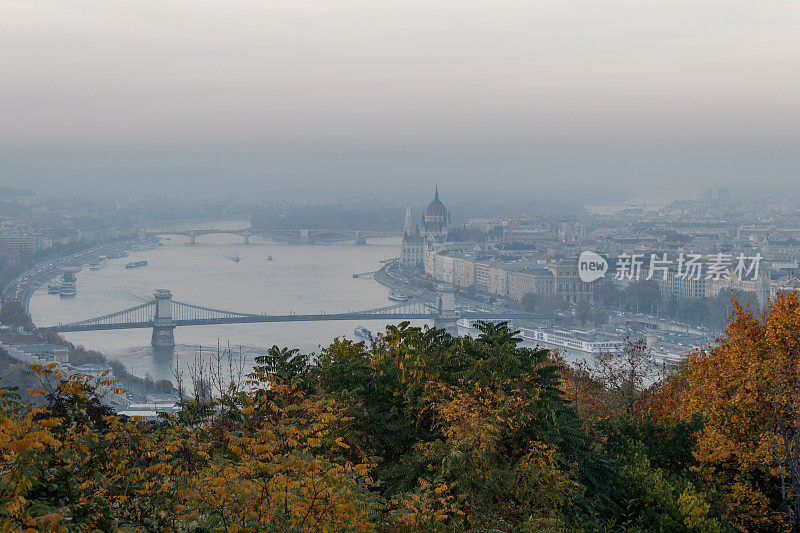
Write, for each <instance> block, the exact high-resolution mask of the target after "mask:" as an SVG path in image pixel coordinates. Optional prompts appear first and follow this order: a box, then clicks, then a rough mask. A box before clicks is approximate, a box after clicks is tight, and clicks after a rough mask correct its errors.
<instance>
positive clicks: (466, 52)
mask: <svg viewBox="0 0 800 533" xmlns="http://www.w3.org/2000/svg"><path fill="white" fill-rule="evenodd" d="M799 23H800V6H798V4H797V3H795V2H789V1H776V0H767V1H764V2H751V1H745V0H725V1H723V0H709V1H704V2H694V1H683V0H678V1H667V0H642V1H630V0H610V1H598V0H567V1H564V0H543V1H542V0H540V1H536V2H529V1H501V2H483V1H467V2H463V1H459V2H454V1H447V2H436V3H430V2H418V1H411V2H372V1H361V0H343V1H337V2H315V1H296V2H294V1H277V2H259V1H213V0H198V1H187V0H163V1H144V2H142V1H127V0H123V1H115V2H106V1H100V0H77V1H69V2H62V1H15V0H9V1H6V2H3V3H2V5H0V49H2V50H4V52H3V53H2V54H0V69H2V72H3V83H2V84H0V116H2V122H1V123H0V175H1V176H2V180H3V183H8V184H13V185H15V186H29V187H34V188H37V189H39V188H47V189H52V190H54V191H59V192H61V193H64V192H74V193H78V192H80V193H86V194H95V195H96V194H113V193H118V192H122V191H126V192H131V193H139V194H141V193H145V194H146V193H148V192H150V190H151V189H152V188H153V187H156V186H157V187H159V188H161V189H162V190H165V191H166V190H168V191H171V192H180V191H185V190H187V189H191V190H202V191H206V192H211V191H214V192H220V191H222V190H230V189H231V188H233V187H235V188H237V189H238V190H242V189H247V190H256V191H259V192H265V191H269V190H274V188H278V189H282V188H296V187H300V188H302V187H323V188H326V189H328V190H340V189H342V188H347V189H350V190H352V189H358V190H362V191H363V190H368V191H375V190H377V191H379V190H382V189H383V188H385V187H388V188H392V189H395V190H397V189H401V188H400V187H397V184H398V181H400V180H402V183H403V184H404V185H410V186H415V187H419V186H421V185H423V184H429V183H430V182H431V181H433V180H438V181H439V183H441V184H442V185H443V186H448V187H449V188H450V189H451V190H454V191H457V192H455V193H454V194H456V195H461V194H462V192H463V191H464V190H475V191H480V192H481V193H482V194H483V193H486V192H488V191H489V190H492V189H494V191H495V194H496V195H498V196H514V194H515V192H514V191H515V190H518V188H521V190H524V191H525V192H526V193H538V194H540V195H548V194H555V195H574V194H575V192H576V191H582V190H584V187H589V192H598V193H600V192H602V191H605V192H609V191H610V192H612V193H613V194H615V195H618V196H624V195H629V194H631V191H632V190H634V191H635V193H634V194H633V196H638V195H642V194H646V193H647V192H648V191H654V192H656V193H661V192H663V191H665V190H666V191H669V192H671V193H674V192H676V191H678V190H681V189H683V188H687V187H695V186H696V185H698V184H700V185H709V186H711V185H716V184H720V183H723V182H724V183H726V184H728V185H731V186H735V187H737V188H741V190H742V191H748V192H749V191H753V190H758V189H759V188H764V187H765V186H767V185H771V186H775V187H777V188H780V189H781V190H790V191H796V190H797V187H796V183H797V180H796V171H797V168H798V167H800V165H799V164H798V163H800V159H798V157H800V156H798V150H797V147H798V143H799V142H800V112H798V109H797V105H796V94H795V93H796V91H795V89H796V87H798V86H800V58H799V57H798V52H797V51H798V50H799V49H800V31H797V30H798V27H799V26H798V24H799ZM216 154H220V169H219V173H218V172H217V164H216ZM220 176H222V177H223V178H224V179H220Z"/></svg>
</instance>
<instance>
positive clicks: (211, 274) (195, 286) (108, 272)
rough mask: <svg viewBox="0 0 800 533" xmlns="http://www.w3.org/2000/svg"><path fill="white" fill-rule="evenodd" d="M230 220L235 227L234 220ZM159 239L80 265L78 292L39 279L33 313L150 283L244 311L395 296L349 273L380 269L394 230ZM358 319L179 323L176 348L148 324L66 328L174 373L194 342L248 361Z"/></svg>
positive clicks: (143, 292) (138, 294)
mask: <svg viewBox="0 0 800 533" xmlns="http://www.w3.org/2000/svg"><path fill="white" fill-rule="evenodd" d="M245 225H246V223H245ZM212 226H214V227H216V226H218V224H217V225H214V224H212ZM193 227H197V226H196V225H193ZM226 227H227V228H229V229H232V228H234V227H236V224H235V223H228V224H227V226H226ZM239 227H243V226H241V225H240V226H239ZM162 243H163V245H162V246H158V247H155V248H153V249H149V250H140V251H132V252H131V253H130V255H129V256H128V257H125V258H121V259H111V260H109V261H108V264H107V265H106V266H105V267H104V268H102V269H101V270H98V271H92V270H89V268H88V266H85V267H84V268H83V269H82V270H81V271H80V272H79V273H78V274H77V286H78V294H77V296H75V297H73V298H61V297H59V296H57V295H49V294H47V287H46V286H45V287H43V288H41V289H39V290H38V291H36V293H35V294H34V295H33V297H32V298H31V302H30V311H31V315H32V317H33V320H34V322H35V323H36V324H37V325H39V326H47V325H54V324H58V323H66V322H73V321H78V320H83V319H87V318H91V317H95V316H100V315H104V314H107V313H112V312H115V311H119V310H122V309H125V308H128V307H132V306H135V305H138V304H140V303H143V302H145V301H148V300H151V299H152V298H153V291H154V290H155V289H161V288H164V289H169V290H171V291H172V294H173V298H174V299H175V300H177V301H180V302H185V303H189V304H195V305H200V306H204V307H212V308H215V309H223V310H230V311H237V312H245V313H267V314H281V315H283V314H289V313H290V312H294V313H320V312H325V313H336V312H344V311H349V310H363V309H370V308H375V307H381V306H384V305H389V304H391V302H390V301H389V300H388V299H387V296H388V290H387V289H386V288H385V287H383V286H381V285H380V284H378V283H377V282H375V281H374V280H372V279H371V278H353V274H354V273H360V272H368V271H373V270H376V269H378V268H379V267H380V266H381V263H380V261H381V260H382V259H388V258H391V257H397V256H398V255H399V252H400V240H399V238H388V239H371V240H370V241H369V243H368V244H367V245H366V246H355V245H353V243H352V242H349V241H348V242H341V243H332V244H324V245H313V246H303V245H292V244H284V243H278V242H272V241H267V240H262V239H261V238H260V237H256V236H254V237H251V244H250V245H244V244H243V243H242V238H241V237H239V236H235V235H223V234H218V235H213V234H212V235H205V236H202V237H198V239H197V244H196V245H194V246H192V245H190V244H189V243H188V238H186V237H182V236H173V237H170V238H167V239H165V240H163V241H162ZM236 256H238V257H240V261H239V262H238V263H237V262H235V261H233V259H232V258H233V257H236ZM269 256H272V260H271V261H268V260H267V258H268V257H269ZM137 260H146V261H147V262H148V265H147V266H145V267H141V268H136V269H126V268H125V264H127V263H129V262H131V261H137ZM362 322H363V321H362ZM362 322H342V321H332V322H313V323H272V324H234V325H218V326H192V327H180V328H176V329H175V343H176V346H175V348H174V349H163V348H153V347H151V346H150V334H151V330H149V329H132V330H116V331H96V332H81V333H65V334H63V335H64V337H65V338H66V339H68V340H69V341H70V342H72V343H74V344H79V345H83V346H85V347H86V348H89V349H95V350H99V351H101V352H103V353H104V354H105V355H106V356H107V357H108V358H109V359H115V360H118V361H121V362H122V363H124V364H125V366H126V367H127V369H128V370H129V371H130V372H131V373H133V374H135V375H137V376H141V377H144V376H145V375H147V374H149V375H150V376H151V377H153V378H154V379H171V378H172V368H173V367H174V365H175V361H176V359H177V360H178V361H179V364H180V366H182V367H185V365H186V364H187V363H188V362H190V361H192V360H193V359H194V357H195V355H197V354H198V353H199V351H200V346H202V347H203V351H204V352H205V351H206V350H207V349H208V348H213V349H214V350H215V349H216V347H217V342H218V341H219V342H220V343H221V344H223V345H227V344H228V343H229V342H230V344H231V346H234V347H235V350H236V351H237V353H238V347H239V346H241V347H242V353H243V354H244V355H245V359H246V365H247V367H250V366H251V365H252V363H253V358H254V357H255V356H256V355H258V354H262V353H264V352H265V351H266V349H267V348H268V347H270V346H272V345H273V344H276V345H278V346H288V347H293V348H299V349H300V350H302V351H304V352H306V353H311V352H318V351H319V349H320V346H326V345H328V344H329V343H330V342H331V341H332V340H333V338H334V337H337V336H347V337H349V338H353V328H355V327H356V326H357V325H359V324H361V323H362ZM422 323H423V322H417V323H416V325H421V324H422ZM363 325H364V326H366V327H367V328H369V329H370V330H371V331H373V332H375V331H378V330H381V329H383V327H384V326H385V322H383V321H379V320H375V321H367V322H363Z"/></svg>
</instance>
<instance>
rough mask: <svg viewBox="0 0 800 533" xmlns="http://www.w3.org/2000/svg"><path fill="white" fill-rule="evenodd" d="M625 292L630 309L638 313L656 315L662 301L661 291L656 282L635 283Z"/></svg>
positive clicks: (641, 281) (643, 281)
mask: <svg viewBox="0 0 800 533" xmlns="http://www.w3.org/2000/svg"><path fill="white" fill-rule="evenodd" d="M625 292H626V300H627V303H626V305H627V307H628V309H630V310H631V311H635V312H637V313H654V312H655V310H656V308H657V306H658V303H659V301H660V299H661V289H659V288H658V283H657V282H656V281H654V280H640V281H634V282H632V283H631V284H630V285H628V288H627V289H626V291H625Z"/></svg>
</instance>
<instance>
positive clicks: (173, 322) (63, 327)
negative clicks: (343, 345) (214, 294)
mask: <svg viewBox="0 0 800 533" xmlns="http://www.w3.org/2000/svg"><path fill="white" fill-rule="evenodd" d="M437 292H438V297H437V303H436V305H432V304H430V303H426V302H424V301H422V300H418V299H417V300H410V301H407V302H402V303H399V304H394V305H389V306H385V307H378V308H374V309H367V310H364V311H349V312H346V313H330V314H329V313H323V314H289V315H268V314H253V313H240V312H235V311H223V310H221V309H213V308H210V307H202V306H198V305H192V304H187V303H183V302H176V301H173V300H172V293H171V292H170V291H169V290H166V289H158V290H156V291H155V293H154V294H153V296H154V299H153V300H151V301H149V302H146V303H143V304H140V305H137V306H134V307H130V308H128V309H123V310H121V311H117V312H114V313H109V314H107V315H103V316H98V317H95V318H89V319H87V320H81V321H79V322H71V323H68V324H58V325H56V326H49V327H45V328H40V329H43V330H44V329H48V330H52V331H56V332H60V333H63V332H74V331H102V330H114V329H135V328H152V329H153V336H152V340H151V343H152V345H153V346H174V345H175V337H174V333H173V331H174V329H175V328H176V327H178V326H208V325H214V324H253V323H266V322H317V321H328V320H386V321H389V320H417V319H419V320H433V321H434V324H435V325H436V326H437V327H444V328H449V329H451V330H453V329H454V328H455V322H456V319H457V318H459V315H457V313H456V311H455V305H454V293H453V288H452V286H449V285H439V286H437ZM531 316H532V315H530V314H528V313H497V312H494V313H492V312H473V313H462V314H461V315H460V317H461V318H469V319H484V320H509V319H513V318H531Z"/></svg>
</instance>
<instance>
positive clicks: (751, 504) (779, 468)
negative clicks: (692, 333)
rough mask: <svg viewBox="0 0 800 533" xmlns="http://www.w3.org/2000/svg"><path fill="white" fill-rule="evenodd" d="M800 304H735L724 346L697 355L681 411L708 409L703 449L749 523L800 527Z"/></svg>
mask: <svg viewBox="0 0 800 533" xmlns="http://www.w3.org/2000/svg"><path fill="white" fill-rule="evenodd" d="M798 368H800V304H798V300H797V295H795V294H791V295H787V294H784V295H779V296H778V297H777V298H776V299H775V300H774V301H772V302H771V303H770V305H769V307H768V308H767V310H766V311H765V312H764V313H763V314H762V315H756V314H755V313H754V312H753V311H752V310H747V309H742V307H741V306H739V305H738V304H734V309H733V313H732V315H731V317H730V319H729V321H728V325H727V328H726V330H725V336H724V337H723V338H722V339H721V342H720V344H719V345H717V346H713V347H711V348H710V349H709V350H700V351H697V352H696V353H694V354H693V355H692V356H690V357H689V358H688V360H687V363H686V365H685V367H684V369H683V371H682V372H681V374H680V376H678V377H676V378H673V379H680V380H682V381H683V382H684V383H685V385H684V386H683V387H681V389H680V392H679V394H680V400H681V401H680V403H679V404H678V412H679V413H681V415H682V416H683V418H684V419H688V417H690V416H694V415H700V416H702V417H703V418H704V420H705V427H704V428H703V430H702V431H701V432H700V433H699V437H698V443H697V447H696V450H695V456H696V457H697V459H698V462H699V467H698V469H699V473H700V475H701V477H702V479H703V480H704V481H705V482H706V483H708V484H713V485H715V486H716V487H717V490H719V491H720V493H721V494H722V496H723V497H724V499H725V501H726V502H727V504H728V505H729V508H730V509H731V510H733V511H734V513H735V515H734V516H735V519H736V521H737V523H738V524H739V525H740V526H741V527H743V528H745V529H747V530H757V529H765V528H767V529H785V530H792V531H798V530H800V374H799V373H798Z"/></svg>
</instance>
